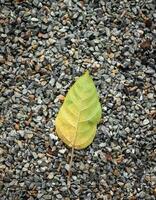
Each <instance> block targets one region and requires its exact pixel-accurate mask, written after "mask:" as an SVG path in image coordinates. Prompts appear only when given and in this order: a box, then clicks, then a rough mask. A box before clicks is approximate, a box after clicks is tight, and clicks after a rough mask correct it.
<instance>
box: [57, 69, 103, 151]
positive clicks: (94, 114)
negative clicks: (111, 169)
mask: <svg viewBox="0 0 156 200" xmlns="http://www.w3.org/2000/svg"><path fill="white" fill-rule="evenodd" d="M100 118H101V105H100V102H99V97H98V94H97V91H96V88H95V85H94V82H93V80H92V78H91V77H90V76H89V72H88V71H87V72H86V73H85V74H84V75H82V76H81V77H80V78H78V80H77V81H76V82H75V84H74V85H73V86H72V87H71V88H70V90H69V91H68V93H67V95H66V97H65V100H64V103H63V105H62V107H61V109H60V111H59V113H58V115H57V118H56V132H57V134H58V137H59V138H60V139H61V140H62V141H63V142H64V143H65V144H67V145H68V146H69V147H73V148H74V149H82V148H86V147H87V146H88V145H90V144H91V143H92V141H93V139H94V137H95V133H96V127H97V124H98V122H99V121H100Z"/></svg>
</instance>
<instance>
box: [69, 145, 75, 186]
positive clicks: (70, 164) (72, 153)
mask: <svg viewBox="0 0 156 200" xmlns="http://www.w3.org/2000/svg"><path fill="white" fill-rule="evenodd" d="M73 158H74V147H72V150H71V157H70V161H69V169H68V179H67V186H68V188H70V185H71V167H72V163H73Z"/></svg>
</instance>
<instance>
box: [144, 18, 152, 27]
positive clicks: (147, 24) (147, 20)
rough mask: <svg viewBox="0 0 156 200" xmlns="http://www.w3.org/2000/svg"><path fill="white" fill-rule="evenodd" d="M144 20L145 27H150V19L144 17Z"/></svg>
mask: <svg viewBox="0 0 156 200" xmlns="http://www.w3.org/2000/svg"><path fill="white" fill-rule="evenodd" d="M144 22H145V25H146V27H147V28H150V27H151V26H152V20H150V19H146V20H145V21H144Z"/></svg>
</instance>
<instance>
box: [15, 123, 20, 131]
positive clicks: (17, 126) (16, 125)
mask: <svg viewBox="0 0 156 200" xmlns="http://www.w3.org/2000/svg"><path fill="white" fill-rule="evenodd" d="M15 129H16V130H17V131H18V130H19V129H20V126H19V123H16V124H15Z"/></svg>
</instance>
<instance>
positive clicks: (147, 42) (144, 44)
mask: <svg viewBox="0 0 156 200" xmlns="http://www.w3.org/2000/svg"><path fill="white" fill-rule="evenodd" d="M140 47H141V48H142V49H149V48H150V47H151V41H150V40H149V39H147V40H145V41H143V42H142V43H141V44H140Z"/></svg>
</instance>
